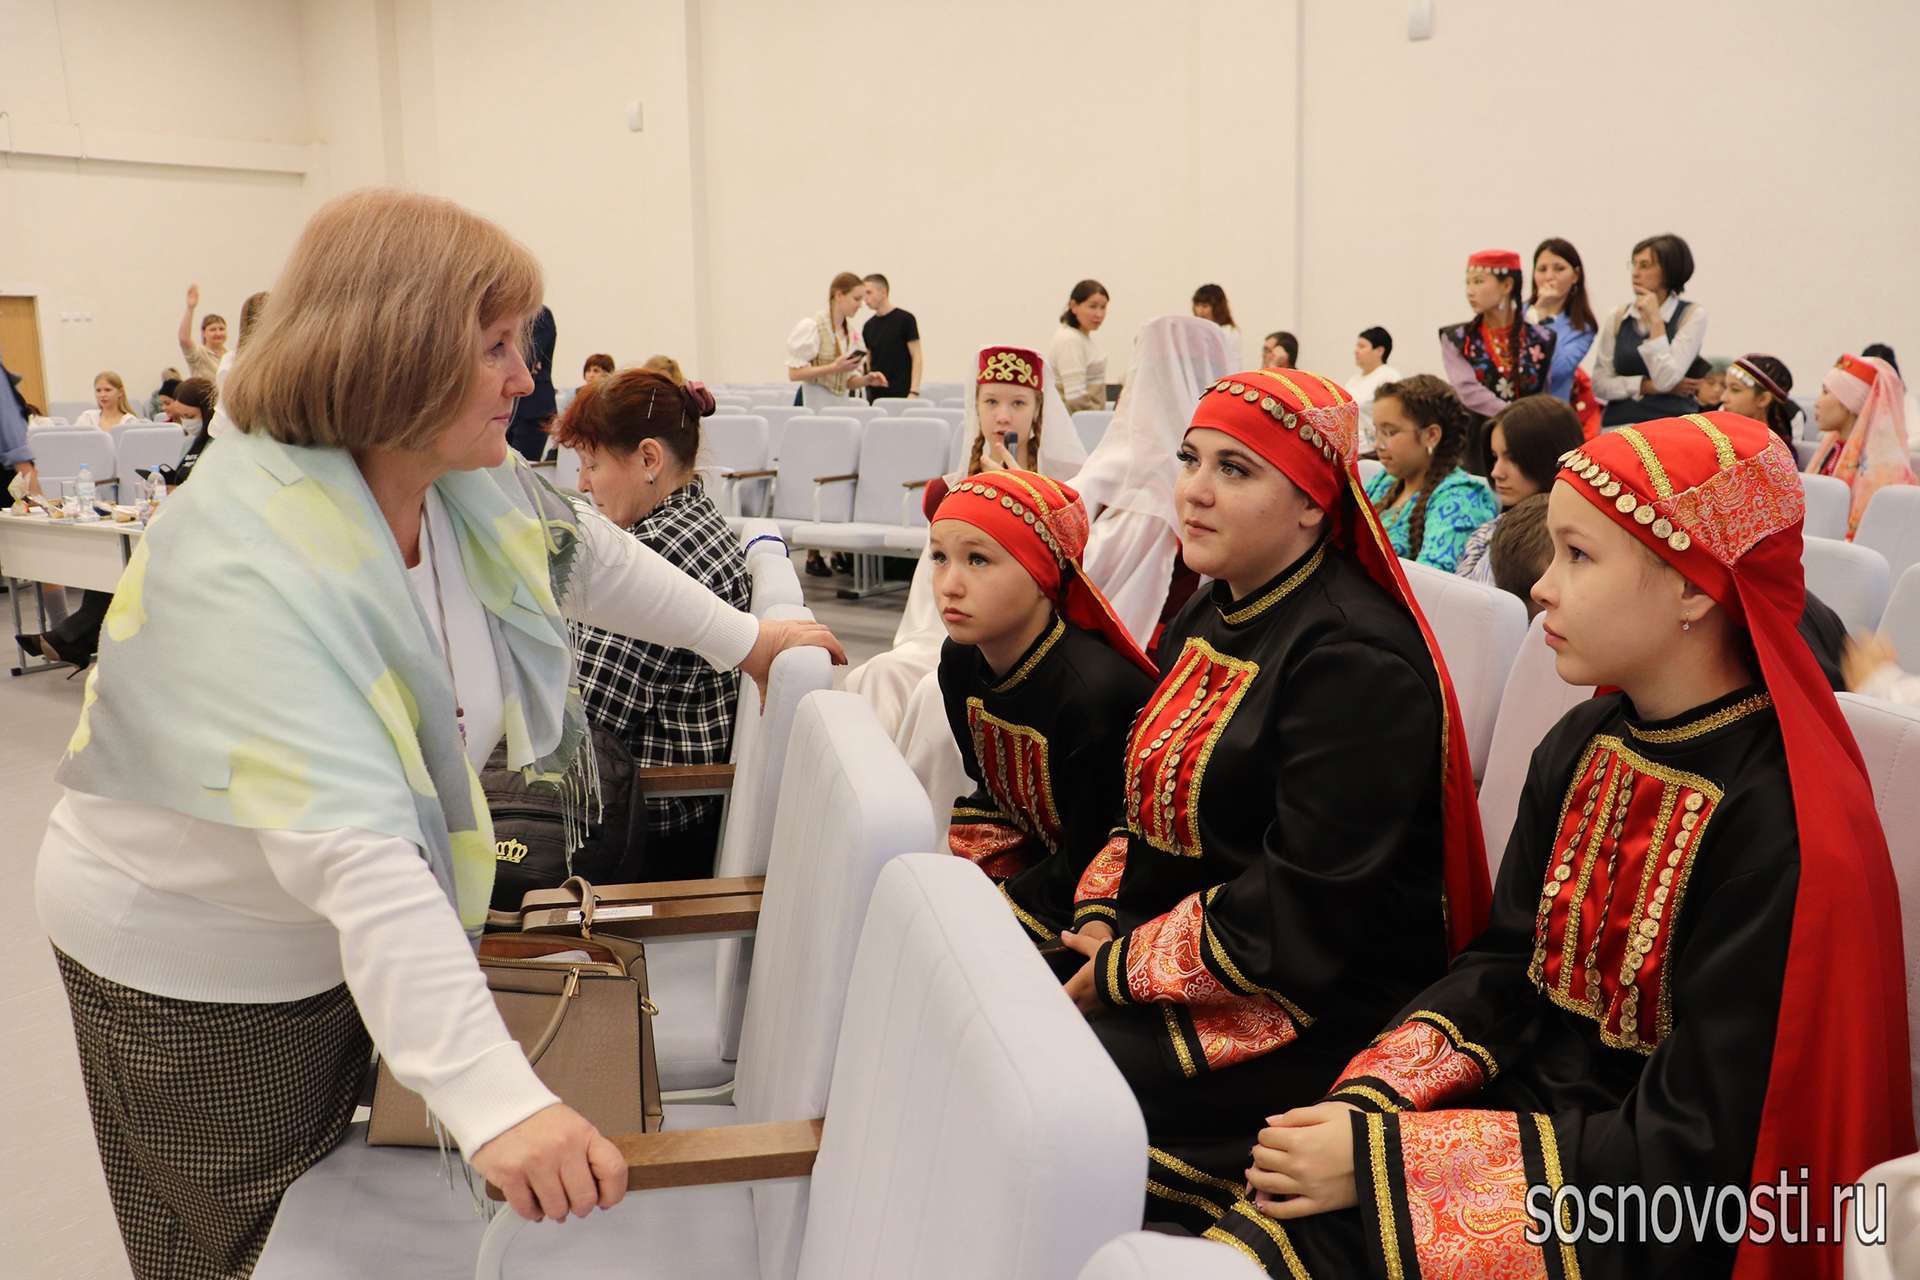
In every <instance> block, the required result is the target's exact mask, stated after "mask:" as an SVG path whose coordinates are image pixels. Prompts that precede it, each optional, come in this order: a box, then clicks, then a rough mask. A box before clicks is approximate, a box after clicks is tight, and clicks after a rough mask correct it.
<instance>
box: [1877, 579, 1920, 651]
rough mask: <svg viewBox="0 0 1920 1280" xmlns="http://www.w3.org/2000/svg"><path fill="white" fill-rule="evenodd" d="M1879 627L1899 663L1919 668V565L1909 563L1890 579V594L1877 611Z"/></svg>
mask: <svg viewBox="0 0 1920 1280" xmlns="http://www.w3.org/2000/svg"><path fill="white" fill-rule="evenodd" d="M1880 630H1881V633H1882V634H1884V635H1885V636H1886V637H1887V639H1889V640H1891V641H1892V642H1893V650H1894V652H1895V653H1897V654H1899V655H1900V666H1901V667H1902V668H1903V669H1904V670H1907V671H1920V565H1914V566H1912V567H1910V568H1909V569H1908V570H1907V571H1906V572H1905V573H1903V574H1901V575H1900V577H1899V578H1898V579H1897V580H1896V581H1895V582H1894V584H1893V594H1891V595H1889V596H1888V597H1887V607H1886V610H1885V611H1884V612H1882V613H1881V615H1880Z"/></svg>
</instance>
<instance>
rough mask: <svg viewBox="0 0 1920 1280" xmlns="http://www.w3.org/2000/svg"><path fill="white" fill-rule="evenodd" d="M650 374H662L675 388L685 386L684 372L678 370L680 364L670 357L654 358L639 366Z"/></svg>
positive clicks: (685, 376) (685, 377)
mask: <svg viewBox="0 0 1920 1280" xmlns="http://www.w3.org/2000/svg"><path fill="white" fill-rule="evenodd" d="M640 367H641V368H642V369H646V370H648V371H649V372H652V373H663V374H665V375H666V376H667V378H668V379H669V380H670V381H672V383H673V385H674V386H676V387H684V386H686V385H687V375H686V372H685V371H684V370H683V369H681V368H680V362H679V361H678V360H675V359H674V358H673V357H672V356H655V357H654V358H653V359H651V360H649V361H647V362H646V363H645V364H643V365H641V366H640Z"/></svg>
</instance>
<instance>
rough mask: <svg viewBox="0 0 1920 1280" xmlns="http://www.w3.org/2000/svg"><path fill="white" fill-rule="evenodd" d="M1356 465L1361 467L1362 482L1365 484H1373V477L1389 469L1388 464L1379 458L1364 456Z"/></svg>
mask: <svg viewBox="0 0 1920 1280" xmlns="http://www.w3.org/2000/svg"><path fill="white" fill-rule="evenodd" d="M1354 465H1355V466H1357V467H1359V468H1360V483H1361V484H1363V485H1366V484H1372V483H1373V478H1374V477H1375V476H1377V475H1379V474H1380V473H1381V472H1382V471H1385V470H1386V469H1387V468H1386V464H1385V463H1383V462H1381V461H1380V460H1379V459H1377V458H1362V459H1360V460H1359V461H1358V462H1357V463H1355V464H1354Z"/></svg>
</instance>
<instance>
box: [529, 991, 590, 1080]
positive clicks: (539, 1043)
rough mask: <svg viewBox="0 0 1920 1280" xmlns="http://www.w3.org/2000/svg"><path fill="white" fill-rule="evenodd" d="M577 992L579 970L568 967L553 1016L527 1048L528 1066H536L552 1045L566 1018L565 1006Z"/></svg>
mask: <svg viewBox="0 0 1920 1280" xmlns="http://www.w3.org/2000/svg"><path fill="white" fill-rule="evenodd" d="M579 994H580V971H579V970H578V969H569V970H567V985H566V986H564V987H562V988H561V990H560V999H559V1001H558V1002H557V1004H556V1005H555V1007H554V1010H553V1017H551V1018H549V1019H548V1020H547V1029H546V1030H545V1031H542V1032H541V1033H540V1038H539V1039H538V1040H535V1041H534V1042H533V1044H532V1045H531V1046H529V1047H528V1049H527V1063H528V1065H529V1066H538V1065H539V1063H540V1059H541V1058H542V1057H543V1056H545V1054H546V1052H547V1050H548V1049H550V1048H552V1047H553V1042H554V1040H555V1039H556V1038H557V1037H558V1036H559V1034H560V1024H561V1023H563V1022H565V1021H566V1020H567V1006H568V1005H570V1004H572V1003H573V998H574V997H575V996H577V995H579Z"/></svg>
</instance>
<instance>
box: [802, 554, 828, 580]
mask: <svg viewBox="0 0 1920 1280" xmlns="http://www.w3.org/2000/svg"><path fill="white" fill-rule="evenodd" d="M807 576H808V577H809V578H831V577H832V576H833V570H831V569H829V568H827V562H826V561H825V560H822V559H821V558H820V557H819V556H818V555H811V556H808V557H807Z"/></svg>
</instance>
